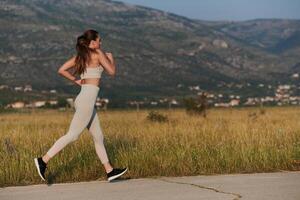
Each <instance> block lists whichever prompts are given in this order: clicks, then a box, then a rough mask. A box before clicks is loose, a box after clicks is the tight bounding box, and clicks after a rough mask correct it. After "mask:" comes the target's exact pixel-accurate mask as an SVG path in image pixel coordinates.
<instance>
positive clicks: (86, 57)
mask: <svg viewBox="0 0 300 200" xmlns="http://www.w3.org/2000/svg"><path fill="white" fill-rule="evenodd" d="M98 35H99V34H98V32H97V31H94V30H87V31H85V32H84V34H83V35H81V36H79V37H78V38H77V43H76V51H77V56H76V59H75V71H74V74H78V75H80V74H82V73H83V72H84V71H85V69H86V64H87V63H89V62H90V54H91V52H94V51H95V50H93V49H91V48H89V44H90V42H91V40H96V39H97V37H98Z"/></svg>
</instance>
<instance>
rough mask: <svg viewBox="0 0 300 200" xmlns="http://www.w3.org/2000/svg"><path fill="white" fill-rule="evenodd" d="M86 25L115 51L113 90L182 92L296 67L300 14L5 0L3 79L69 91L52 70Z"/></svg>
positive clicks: (268, 77)
mask: <svg viewBox="0 0 300 200" xmlns="http://www.w3.org/2000/svg"><path fill="white" fill-rule="evenodd" d="M89 28H92V29H96V30H98V31H99V32H100V34H101V36H102V38H103V39H104V40H103V48H104V50H105V51H110V52H112V53H113V54H114V55H115V57H116V62H117V76H116V77H115V78H114V79H113V78H110V77H109V76H107V75H106V76H105V75H104V77H103V80H102V83H101V84H102V85H101V87H102V92H103V93H102V94H103V95H107V96H110V97H114V98H124V99H130V98H141V97H144V96H147V97H163V96H182V95H188V94H189V91H188V90H187V89H184V88H187V87H188V86H197V85H198V86H200V88H201V89H204V90H208V91H218V92H234V91H230V90H226V91H224V89H223V88H222V87H220V85H224V84H230V83H234V84H246V83H265V84H273V85H274V84H279V83H285V82H288V81H289V79H290V76H291V74H293V73H298V72H299V71H300V61H299V55H300V20H284V19H270V20H266V19H256V20H250V21H242V22H228V21H220V22H210V21H203V20H192V19H188V18H186V17H182V16H178V15H175V14H172V13H167V12H164V11H160V10H156V9H152V8H147V7H142V6H134V5H129V4H125V3H121V2H116V1H110V0H84V1H82V0H64V1H60V0H31V1H28V0H2V1H1V2H0V43H1V48H0V84H8V85H11V86H18V85H25V84H31V85H32V86H33V88H36V89H41V90H42V89H56V90H57V91H61V92H69V93H74V92H75V91H77V88H76V87H75V86H71V85H70V83H69V82H68V81H67V80H65V79H64V78H62V77H61V76H59V75H58V74H57V73H56V72H57V69H58V67H59V66H60V65H61V64H63V62H64V61H65V60H67V59H68V58H69V57H71V56H72V55H74V54H75V42H76V37H77V36H78V35H80V34H81V33H82V32H83V31H84V30H86V29H89ZM178 86H180V87H178ZM249 91H250V93H249ZM249 91H247V94H255V93H256V92H257V91H256V90H255V88H253V90H249Z"/></svg>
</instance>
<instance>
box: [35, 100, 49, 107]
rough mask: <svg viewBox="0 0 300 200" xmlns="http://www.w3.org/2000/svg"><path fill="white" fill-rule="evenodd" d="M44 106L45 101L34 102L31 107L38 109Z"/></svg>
mask: <svg viewBox="0 0 300 200" xmlns="http://www.w3.org/2000/svg"><path fill="white" fill-rule="evenodd" d="M45 104H46V101H34V102H33V103H32V105H33V107H35V108H39V107H42V106H45Z"/></svg>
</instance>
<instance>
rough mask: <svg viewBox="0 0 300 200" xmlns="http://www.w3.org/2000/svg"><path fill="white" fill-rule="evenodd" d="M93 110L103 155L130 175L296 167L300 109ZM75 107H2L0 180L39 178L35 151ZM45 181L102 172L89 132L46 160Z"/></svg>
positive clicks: (58, 132) (64, 125)
mask: <svg viewBox="0 0 300 200" xmlns="http://www.w3.org/2000/svg"><path fill="white" fill-rule="evenodd" d="M159 112H160V113H162V114H164V115H165V116H167V117H168V120H167V121H166V122H165V123H157V122H152V121H150V120H148V118H147V115H148V111H146V110H142V111H140V112H139V113H137V112H135V111H106V112H99V113H98V115H99V119H100V123H101V127H102V130H103V133H104V137H105V145H106V148H107V152H108V156H109V159H110V161H111V163H112V164H113V166H115V167H122V166H128V167H129V172H128V174H127V176H128V177H130V178H139V177H149V176H182V175H200V174H224V173H251V172H273V171H279V170H299V169H300V165H299V160H300V108H297V107H288V108H267V109H265V110H264V112H260V110H259V108H243V109H212V110H209V112H208V116H207V117H206V118H202V117H197V116H189V115H187V114H186V113H185V111H184V110H172V111H168V110H160V111H159ZM72 116H73V112H72V111H67V112H58V111H53V110H47V111H31V112H30V113H28V112H25V113H3V114H0V141H1V143H0V145H1V149H0V150H1V152H0V159H1V162H0V186H9V185H26V184H36V183H40V182H41V180H40V178H39V176H38V175H37V172H36V169H35V166H34V162H33V158H34V157H36V156H41V155H43V154H44V153H45V152H47V150H48V149H49V148H50V147H51V146H52V145H53V144H54V142H55V141H56V140H57V139H58V138H59V137H60V136H62V135H63V134H65V133H66V132H67V130H68V127H69V123H70V120H71V119H72ZM46 175H47V179H48V183H54V182H55V183H58V182H74V181H86V180H95V179H99V180H102V179H105V171H104V169H103V167H102V165H101V162H100V160H99V159H98V157H97V155H96V152H95V149H94V144H93V141H92V137H91V135H90V133H89V132H88V131H87V130H85V131H84V132H83V133H82V134H81V136H80V137H79V139H78V140H77V141H75V142H74V143H71V144H69V145H68V146H67V147H66V148H64V149H63V150H62V151H61V152H59V153H58V154H57V155H56V156H55V157H54V158H53V159H52V160H50V162H49V164H48V170H47V173H46Z"/></svg>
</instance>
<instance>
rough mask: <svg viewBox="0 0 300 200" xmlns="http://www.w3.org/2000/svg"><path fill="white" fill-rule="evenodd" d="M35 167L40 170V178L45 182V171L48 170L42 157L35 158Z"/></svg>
mask: <svg viewBox="0 0 300 200" xmlns="http://www.w3.org/2000/svg"><path fill="white" fill-rule="evenodd" d="M34 163H35V166H36V168H37V170H38V173H39V175H40V177H41V178H42V179H43V180H44V181H45V171H46V168H47V164H46V163H45V162H44V161H43V159H42V158H41V157H39V158H34Z"/></svg>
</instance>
